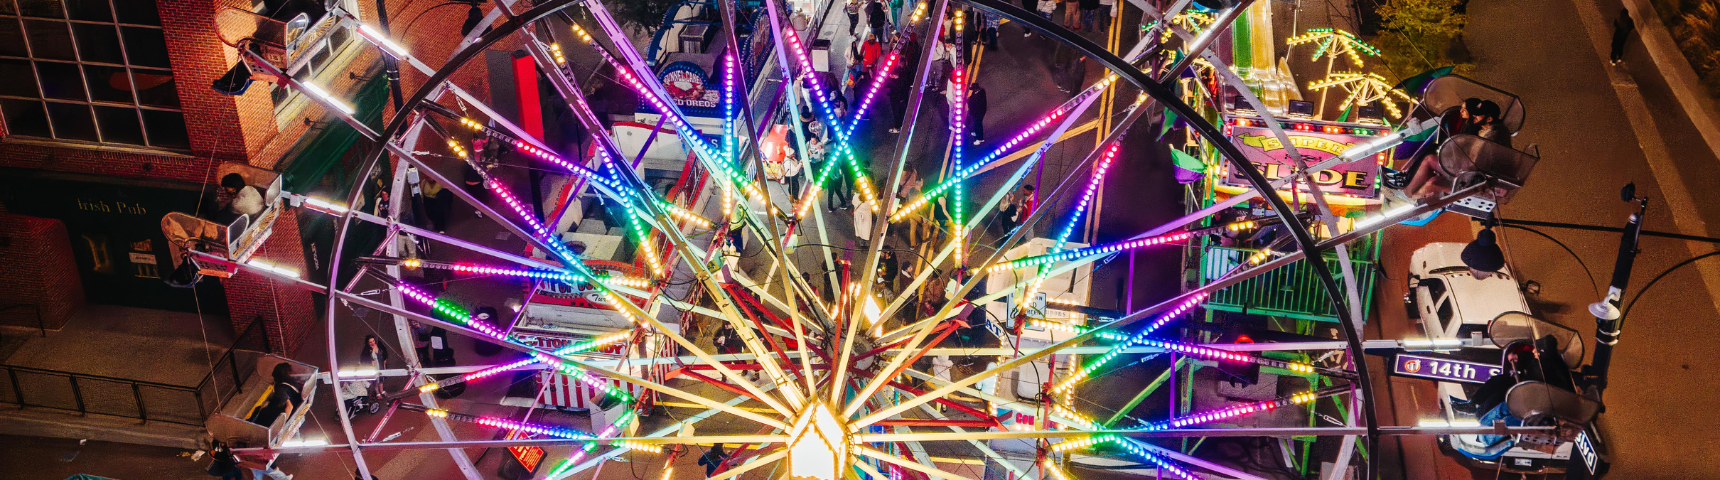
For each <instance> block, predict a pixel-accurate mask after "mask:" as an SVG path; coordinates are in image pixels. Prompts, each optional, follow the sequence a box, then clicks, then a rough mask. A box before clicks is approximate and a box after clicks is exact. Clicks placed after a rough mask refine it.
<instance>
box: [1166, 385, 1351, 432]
mask: <svg viewBox="0 0 1720 480" xmlns="http://www.w3.org/2000/svg"><path fill="white" fill-rule="evenodd" d="M1320 397H1321V395H1320V394H1319V393H1316V392H1303V393H1298V394H1295V395H1291V396H1288V397H1284V398H1280V399H1277V400H1267V401H1264V402H1254V403H1247V404H1242V405H1235V406H1231V407H1226V408H1220V409H1215V410H1207V411H1203V412H1195V413H1192V414H1189V415H1187V416H1184V417H1182V418H1177V419H1174V420H1165V421H1161V422H1152V423H1148V424H1146V425H1142V426H1141V427H1140V430H1142V431H1148V432H1156V431H1160V430H1165V429H1171V428H1182V427H1186V426H1189V425H1199V424H1203V423H1211V422H1216V421H1219V420H1225V419H1230V418H1236V417H1240V416H1243V415H1248V414H1252V413H1258V412H1269V411H1272V410H1275V409H1279V408H1283V407H1288V406H1291V405H1301V404H1305V403H1308V402H1312V401H1314V400H1315V399H1318V398H1320Z"/></svg>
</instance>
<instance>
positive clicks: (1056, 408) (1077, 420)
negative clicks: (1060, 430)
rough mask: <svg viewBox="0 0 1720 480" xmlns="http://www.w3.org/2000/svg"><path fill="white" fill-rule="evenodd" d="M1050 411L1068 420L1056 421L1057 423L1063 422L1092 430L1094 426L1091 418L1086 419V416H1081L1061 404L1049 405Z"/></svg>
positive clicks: (1066, 424)
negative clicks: (1066, 421)
mask: <svg viewBox="0 0 1720 480" xmlns="http://www.w3.org/2000/svg"><path fill="white" fill-rule="evenodd" d="M1051 413H1053V414H1056V415H1060V416H1062V417H1063V418H1064V419H1067V420H1069V422H1068V423H1065V422H1062V421H1057V423H1059V424H1063V425H1065V426H1073V427H1076V428H1082V429H1087V430H1092V429H1094V428H1095V427H1096V425H1094V424H1093V421H1092V420H1088V419H1087V417H1083V416H1081V414H1079V413H1075V411H1074V410H1070V409H1069V408H1067V407H1064V406H1062V405H1056V404H1053V405H1051ZM1054 421H1055V420H1054Z"/></svg>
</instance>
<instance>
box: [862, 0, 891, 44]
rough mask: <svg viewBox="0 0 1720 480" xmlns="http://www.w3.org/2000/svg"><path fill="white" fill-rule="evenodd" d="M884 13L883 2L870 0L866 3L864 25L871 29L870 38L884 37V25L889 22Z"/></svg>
mask: <svg viewBox="0 0 1720 480" xmlns="http://www.w3.org/2000/svg"><path fill="white" fill-rule="evenodd" d="M885 15H887V14H885V13H884V2H881V1H878V0H872V2H871V3H868V4H866V25H867V26H868V27H870V28H871V30H872V38H874V39H880V38H884V27H885V26H886V25H887V24H888V22H889V20H888V19H886V18H885Z"/></svg>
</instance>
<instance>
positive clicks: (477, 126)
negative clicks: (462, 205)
mask: <svg viewBox="0 0 1720 480" xmlns="http://www.w3.org/2000/svg"><path fill="white" fill-rule="evenodd" d="M459 122H460V125H462V126H465V127H466V128H469V129H471V130H472V131H475V132H483V133H485V134H487V135H490V136H493V137H500V138H503V139H506V140H507V141H508V142H509V143H512V144H513V145H514V148H517V149H519V150H520V151H522V152H526V153H529V154H531V155H532V156H534V157H538V158H541V159H544V160H547V161H549V162H550V163H554V164H556V166H559V167H561V168H562V169H564V170H567V171H569V172H573V173H574V174H575V175H579V176H581V177H584V178H585V179H587V180H590V181H593V182H597V183H600V184H603V185H604V186H606V187H609V188H610V189H612V190H614V191H616V192H617V193H622V192H627V191H628V188H627V187H625V186H623V185H621V184H620V183H618V182H616V181H614V180H610V179H609V178H606V177H604V176H603V174H600V173H597V172H596V171H594V170H592V169H589V168H585V167H584V166H582V165H575V164H573V163H571V162H568V161H567V160H566V159H563V158H561V157H560V156H557V155H556V154H554V153H550V152H547V151H544V149H541V148H537V147H536V146H533V145H532V144H530V143H526V141H525V140H521V139H518V138H514V136H513V135H509V134H508V133H507V132H504V131H501V130H497V129H494V128H490V127H487V126H484V124H481V123H478V122H477V121H476V120H472V119H470V118H466V117H460V120H459ZM449 146H450V148H455V150H456V151H455V153H456V154H460V158H466V156H465V153H464V152H465V149H463V148H458V147H457V146H456V145H454V144H453V143H452V141H450V145H449Z"/></svg>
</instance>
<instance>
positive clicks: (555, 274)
mask: <svg viewBox="0 0 1720 480" xmlns="http://www.w3.org/2000/svg"><path fill="white" fill-rule="evenodd" d="M400 266H401V267H403V268H434V269H438V270H448V271H453V272H458V273H467V274H475V275H505V276H509V277H519V278H533V279H538V280H555V281H560V282H567V283H573V282H589V281H591V278H589V277H586V276H585V275H580V274H577V273H573V272H572V271H568V270H535V269H526V268H508V267H493V266H489V265H478V264H474V263H463V262H462V263H447V262H435V261H425V260H420V259H416V258H402V259H400ZM596 279H597V281H599V282H603V283H605V284H608V285H625V286H629V287H631V286H634V283H639V284H646V283H648V282H645V281H644V280H639V279H635V278H631V277H618V276H598V277H596ZM640 288H644V287H640Z"/></svg>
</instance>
